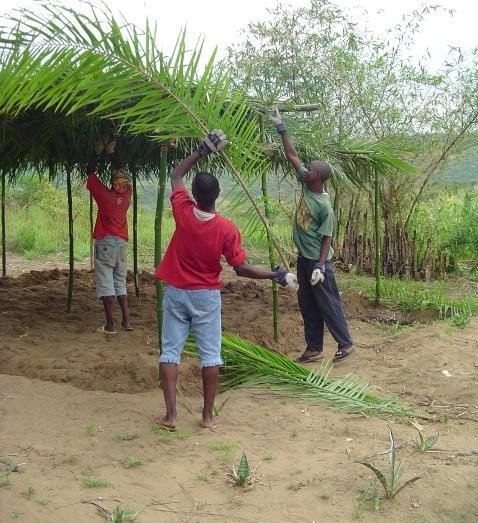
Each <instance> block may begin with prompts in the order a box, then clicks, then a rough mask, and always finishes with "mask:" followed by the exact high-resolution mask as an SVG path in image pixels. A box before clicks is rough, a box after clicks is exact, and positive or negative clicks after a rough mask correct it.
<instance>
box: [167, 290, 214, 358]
mask: <svg viewBox="0 0 478 523" xmlns="http://www.w3.org/2000/svg"><path fill="white" fill-rule="evenodd" d="M190 331H193V332H194V335H195V337H196V345H197V347H198V350H199V359H200V362H201V367H215V366H218V365H222V363H223V361H222V359H221V291H219V290H218V289H213V290H210V289H201V290H186V289H177V288H176V287H173V286H172V285H167V287H166V292H165V293H164V298H163V330H162V336H161V356H160V358H159V361H160V363H177V364H179V363H180V361H181V352H182V350H183V347H184V344H185V342H186V339H187V337H188V335H189V332H190Z"/></svg>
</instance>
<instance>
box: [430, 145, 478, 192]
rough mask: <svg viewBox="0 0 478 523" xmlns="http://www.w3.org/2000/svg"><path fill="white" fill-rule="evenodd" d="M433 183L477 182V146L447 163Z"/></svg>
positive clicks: (459, 183)
mask: <svg viewBox="0 0 478 523" xmlns="http://www.w3.org/2000/svg"><path fill="white" fill-rule="evenodd" d="M435 183H436V184H439V185H473V184H475V183H478V146H475V147H472V148H470V149H468V150H467V151H466V152H465V153H464V154H463V155H461V156H459V157H458V158H456V159H455V160H452V161H450V162H449V163H448V165H447V166H446V167H445V169H444V170H443V171H442V174H441V175H437V176H436V178H435Z"/></svg>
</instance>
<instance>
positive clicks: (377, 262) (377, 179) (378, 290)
mask: <svg viewBox="0 0 478 523" xmlns="http://www.w3.org/2000/svg"><path fill="white" fill-rule="evenodd" d="M374 218H375V303H376V304H377V305H378V304H379V303H380V297H381V274H380V273H381V271H380V176H379V174H378V172H375V216H374Z"/></svg>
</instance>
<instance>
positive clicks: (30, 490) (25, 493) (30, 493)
mask: <svg viewBox="0 0 478 523" xmlns="http://www.w3.org/2000/svg"><path fill="white" fill-rule="evenodd" d="M34 495H35V490H34V489H33V487H28V488H27V490H25V491H23V492H22V497H23V498H25V499H28V500H30V499H32V498H33V496H34Z"/></svg>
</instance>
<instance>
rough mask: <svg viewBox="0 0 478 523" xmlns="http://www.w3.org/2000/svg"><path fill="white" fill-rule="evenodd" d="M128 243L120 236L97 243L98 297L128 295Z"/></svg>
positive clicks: (108, 237)
mask: <svg viewBox="0 0 478 523" xmlns="http://www.w3.org/2000/svg"><path fill="white" fill-rule="evenodd" d="M127 251H128V242H126V241H125V240H123V239H122V238H119V237H118V236H105V237H104V238H102V239H101V240H96V241H95V279H96V297H97V298H102V297H103V296H122V295H123V294H126V273H127V272H128V263H127Z"/></svg>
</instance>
